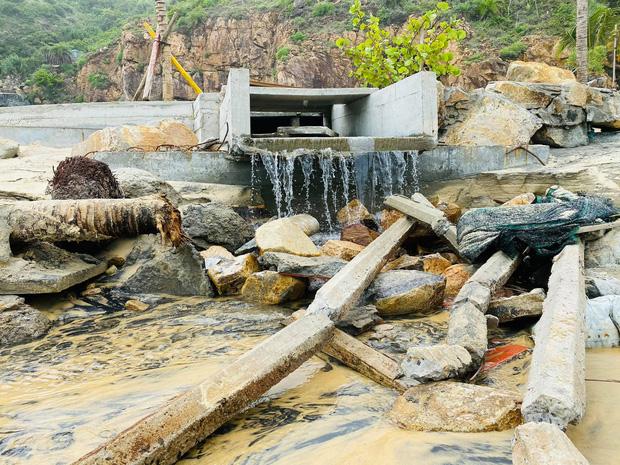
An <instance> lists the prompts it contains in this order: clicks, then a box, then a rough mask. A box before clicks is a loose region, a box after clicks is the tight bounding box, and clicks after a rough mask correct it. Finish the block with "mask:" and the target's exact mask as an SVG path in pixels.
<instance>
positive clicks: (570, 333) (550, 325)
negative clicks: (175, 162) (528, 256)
mask: <svg viewBox="0 0 620 465" xmlns="http://www.w3.org/2000/svg"><path fill="white" fill-rule="evenodd" d="M585 309H586V293H585V280H584V275H583V244H582V243H581V242H579V243H578V244H576V245H568V246H566V247H564V250H562V252H560V253H559V254H558V255H557V256H556V257H555V259H554V264H553V268H552V269H551V277H550V278H549V292H548V293H547V298H546V299H545V301H544V303H543V314H542V317H541V318H540V321H539V322H538V324H537V325H536V330H535V333H536V334H535V341H536V346H535V347H534V352H533V355H532V364H531V367H530V372H529V378H528V383H527V391H526V394H525V397H524V399H523V406H522V409H521V411H522V413H523V417H524V418H525V420H526V421H528V422H547V423H553V424H555V425H557V426H558V427H559V428H560V429H566V427H567V426H568V424H569V423H578V422H579V421H580V420H581V418H582V417H583V414H584V412H585V404H586V397H585V394H586V392H585V339H586V337H585Z"/></svg>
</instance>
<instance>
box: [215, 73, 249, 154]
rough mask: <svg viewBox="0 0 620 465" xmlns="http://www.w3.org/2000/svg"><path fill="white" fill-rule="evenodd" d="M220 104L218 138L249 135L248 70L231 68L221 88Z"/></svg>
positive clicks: (230, 138)
mask: <svg viewBox="0 0 620 465" xmlns="http://www.w3.org/2000/svg"><path fill="white" fill-rule="evenodd" d="M223 92H224V97H223V98H222V103H221V106H220V130H219V136H220V140H221V141H223V140H224V139H225V138H226V141H227V142H230V141H232V140H233V139H236V138H238V137H242V136H249V135H250V132H251V129H250V114H251V113H250V70H248V69H244V68H231V70H230V71H229V72H228V83H227V84H226V88H225V89H224V90H223Z"/></svg>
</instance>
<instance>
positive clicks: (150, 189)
mask: <svg viewBox="0 0 620 465" xmlns="http://www.w3.org/2000/svg"><path fill="white" fill-rule="evenodd" d="M113 173H114V176H116V180H117V181H118V183H119V184H120V186H121V189H122V190H123V194H124V195H125V198H127V199H134V198H137V197H144V196H146V195H153V194H165V195H166V197H167V198H168V200H170V201H171V202H172V203H173V204H175V205H179V203H180V202H181V200H182V198H181V196H180V195H179V194H178V193H177V191H175V190H174V188H173V187H172V186H171V185H170V184H168V183H167V182H166V181H164V180H163V179H161V178H160V177H158V176H155V175H154V174H153V173H150V172H148V171H145V170H140V169H137V168H117V169H115V170H114V171H113Z"/></svg>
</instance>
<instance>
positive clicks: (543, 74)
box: [506, 61, 577, 84]
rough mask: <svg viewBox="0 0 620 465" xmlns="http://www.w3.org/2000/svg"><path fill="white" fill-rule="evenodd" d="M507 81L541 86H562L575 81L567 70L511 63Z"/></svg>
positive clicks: (530, 63) (525, 63)
mask: <svg viewBox="0 0 620 465" xmlns="http://www.w3.org/2000/svg"><path fill="white" fill-rule="evenodd" d="M506 79H507V80H508V81H517V82H538V83H542V84H564V83H566V82H574V81H576V80H577V79H576V78H575V75H574V74H573V73H572V72H571V71H569V70H568V69H563V68H558V67H555V66H549V65H547V64H545V63H537V62H532V61H530V62H526V61H513V62H512V63H510V66H509V67H508V72H507V73H506Z"/></svg>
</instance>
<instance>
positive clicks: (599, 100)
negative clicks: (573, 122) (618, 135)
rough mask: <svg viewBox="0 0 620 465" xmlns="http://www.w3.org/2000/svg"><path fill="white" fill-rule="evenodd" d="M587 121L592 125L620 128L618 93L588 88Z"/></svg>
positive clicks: (619, 100) (619, 96) (619, 95)
mask: <svg viewBox="0 0 620 465" xmlns="http://www.w3.org/2000/svg"><path fill="white" fill-rule="evenodd" d="M588 92H589V94H588V97H589V98H588V105H587V107H586V110H587V114H588V123H590V124H591V125H592V126H594V127H598V128H605V129H620V93H618V92H611V91H608V90H604V89H588Z"/></svg>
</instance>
